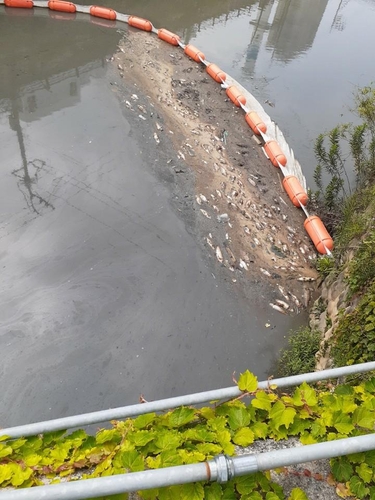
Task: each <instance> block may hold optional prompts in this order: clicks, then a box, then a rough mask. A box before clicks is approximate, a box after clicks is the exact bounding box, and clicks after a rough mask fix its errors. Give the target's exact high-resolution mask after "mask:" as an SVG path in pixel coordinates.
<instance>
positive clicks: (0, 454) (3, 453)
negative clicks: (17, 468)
mask: <svg viewBox="0 0 375 500" xmlns="http://www.w3.org/2000/svg"><path fill="white" fill-rule="evenodd" d="M12 453H13V449H12V448H11V447H10V446H4V445H2V444H0V458H4V457H7V456H8V455H11V454H12Z"/></svg>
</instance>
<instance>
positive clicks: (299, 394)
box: [293, 382, 318, 406]
mask: <svg viewBox="0 0 375 500" xmlns="http://www.w3.org/2000/svg"><path fill="white" fill-rule="evenodd" d="M293 402H294V404H295V406H304V405H305V404H306V405H307V406H315V405H316V404H317V402H318V400H317V398H316V394H315V390H314V389H313V388H312V387H310V386H309V385H308V384H306V382H303V384H301V385H300V387H298V388H297V389H296V390H295V392H294V394H293Z"/></svg>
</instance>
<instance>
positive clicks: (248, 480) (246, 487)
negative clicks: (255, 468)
mask: <svg viewBox="0 0 375 500" xmlns="http://www.w3.org/2000/svg"><path fill="white" fill-rule="evenodd" d="M235 485H236V490H237V491H238V493H240V494H241V495H246V494H250V493H252V492H253V491H254V490H255V488H256V487H257V481H256V479H255V475H254V474H249V475H248V476H241V477H239V478H237V479H236V481H235Z"/></svg>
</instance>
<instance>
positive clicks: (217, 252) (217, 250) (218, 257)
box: [216, 247, 224, 264]
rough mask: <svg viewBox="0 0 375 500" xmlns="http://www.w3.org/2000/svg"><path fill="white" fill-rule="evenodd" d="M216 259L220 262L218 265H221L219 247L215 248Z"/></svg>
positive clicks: (221, 258) (221, 256)
mask: <svg viewBox="0 0 375 500" xmlns="http://www.w3.org/2000/svg"><path fill="white" fill-rule="evenodd" d="M216 258H217V260H218V261H219V262H220V264H222V263H223V260H224V259H223V254H222V253H221V250H220V247H216Z"/></svg>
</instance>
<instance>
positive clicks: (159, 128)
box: [156, 122, 163, 130]
mask: <svg viewBox="0 0 375 500" xmlns="http://www.w3.org/2000/svg"><path fill="white" fill-rule="evenodd" d="M156 128H157V129H158V130H163V127H162V126H161V125H160V124H159V123H158V122H156Z"/></svg>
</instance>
